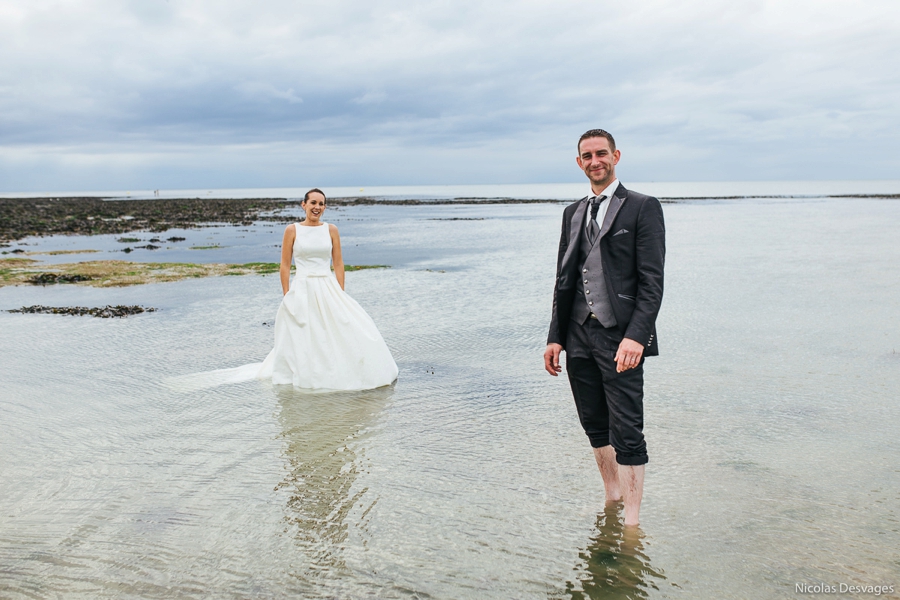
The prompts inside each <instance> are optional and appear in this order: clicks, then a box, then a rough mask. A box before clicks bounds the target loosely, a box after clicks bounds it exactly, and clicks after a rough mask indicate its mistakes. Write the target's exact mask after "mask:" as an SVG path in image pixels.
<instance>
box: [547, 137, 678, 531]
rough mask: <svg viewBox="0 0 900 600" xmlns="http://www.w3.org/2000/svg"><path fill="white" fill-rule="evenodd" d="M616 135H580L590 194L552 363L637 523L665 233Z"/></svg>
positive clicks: (562, 273)
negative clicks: (621, 169)
mask: <svg viewBox="0 0 900 600" xmlns="http://www.w3.org/2000/svg"><path fill="white" fill-rule="evenodd" d="M620 156H621V153H620V152H619V151H618V150H616V142H615V140H614V139H613V136H612V135H610V134H609V133H608V132H606V131H604V130H602V129H591V130H590V131H588V132H586V133H585V134H584V135H582V136H581V139H580V140H578V158H577V159H576V160H577V161H578V166H579V167H581V169H582V170H583V171H584V174H585V175H587V178H588V179H589V180H590V182H591V193H590V195H588V196H586V197H584V198H582V199H581V200H579V201H578V202H575V203H573V204H571V205H569V206H568V207H566V209H565V211H564V212H563V220H562V235H561V236H560V239H559V257H558V259H557V265H556V286H555V287H554V289H553V315H552V318H551V320H550V333H549V335H548V336H547V349H546V351H545V352H544V368H545V369H547V371H548V372H549V373H550V374H551V375H553V376H554V377H555V376H556V375H557V374H558V373H560V372H561V371H562V368H561V367H560V366H559V355H560V353H561V352H562V351H563V350H565V351H566V371H567V372H568V376H569V384H570V385H571V387H572V394H573V395H574V396H575V407H576V408H577V409H578V418H579V420H580V421H581V425H582V427H583V428H584V431H585V433H586V434H587V436H588V438H589V439H590V442H591V446H592V447H593V449H594V458H595V459H596V461H597V466H598V467H599V468H600V475H601V477H603V485H604V487H605V489H606V501H607V503H609V502H618V501H619V500H622V499H623V498H624V501H625V524H626V525H637V524H638V521H639V516H640V510H641V497H642V496H643V493H644V465H645V464H647V460H648V459H647V445H646V443H645V442H644V433H643V429H644V405H643V398H644V357H645V356H655V355H657V354H658V353H659V352H658V349H657V342H656V325H655V323H656V315H657V314H658V313H659V307H660V303H661V302H662V295H663V263H664V262H665V254H666V241H665V238H666V232H665V225H664V223H663V214H662V207H661V206H660V204H659V200H657V199H656V198H653V197H650V196H645V195H644V194H639V193H637V192H632V191H631V190H626V189H625V187H624V186H623V185H622V184H621V183H619V180H618V179H616V164H618V162H619V157H620Z"/></svg>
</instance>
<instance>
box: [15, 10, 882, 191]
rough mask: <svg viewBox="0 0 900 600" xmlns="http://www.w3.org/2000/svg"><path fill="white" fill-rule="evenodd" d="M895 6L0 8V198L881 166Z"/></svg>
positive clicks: (797, 173)
mask: <svg viewBox="0 0 900 600" xmlns="http://www.w3.org/2000/svg"><path fill="white" fill-rule="evenodd" d="M898 55H900V5H898V4H897V3H896V2H895V1H894V0H870V1H868V2H866V3H851V2H850V1H849V0H817V1H815V2H814V1H811V0H796V1H790V0H788V1H756V0H737V1H735V2H727V3H726V2H718V3H715V2H714V3H710V2H709V1H708V0H704V1H699V0H685V1H682V2H677V3H676V2H670V1H660V0H647V1H645V2H640V3H613V2H609V1H606V0H592V1H580V0H578V1H565V0H563V1H554V2H549V1H535V0H532V1H527V0H526V1H518V2H512V1H508V0H496V1H494V2H491V3H484V2H472V1H468V0H460V1H456V2H449V1H446V0H421V1H419V2H415V3H410V2H408V1H404V2H400V1H393V0H370V1H368V2H363V1H361V0H335V1H333V2H329V3H313V2H303V1H301V2H297V1H291V2H287V1H281V0H271V1H269V2H265V3H250V2H235V1H230V0H219V1H218V2H205V1H199V0H168V1H167V0H82V1H74V0H66V1H61V0H55V1H51V0H29V1H27V2H26V1H24V0H19V1H11V0H0V182H2V183H0V191H27V190H54V189H115V188H119V189H121V188H137V187H145V188H166V187H268V186H294V185H298V186H302V185H313V184H317V185H331V186H334V185H379V184H380V185H387V184H453V183H528V182H535V183H540V182H555V181H577V180H578V178H579V176H580V174H579V172H578V171H577V169H576V168H575V166H574V143H575V140H577V138H578V136H579V135H580V133H581V132H582V131H584V130H585V129H588V128H591V127H604V128H606V129H608V130H610V131H612V132H613V133H614V134H615V135H616V138H617V140H618V142H619V146H620V147H621V149H622V150H623V161H622V164H621V167H620V169H621V175H622V177H623V178H627V179H630V180H641V181H652V180H656V181H660V180H671V181H679V180H681V181H685V180H729V179H736V180H765V179H864V178H882V179H895V178H900V152H898V150H900V143H898V136H897V135H896V132H897V131H900V108H898V107H900V71H898V70H897V69H896V68H895V65H894V63H895V62H896V59H895V57H896V56H898Z"/></svg>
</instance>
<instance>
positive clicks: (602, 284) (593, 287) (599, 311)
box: [572, 209, 616, 327]
mask: <svg viewBox="0 0 900 600" xmlns="http://www.w3.org/2000/svg"><path fill="white" fill-rule="evenodd" d="M590 214H591V213H590V209H589V210H588V213H587V219H590ZM578 255H579V262H580V263H581V277H579V278H578V280H577V282H576V284H575V291H576V292H577V294H576V296H575V306H573V307H572V319H574V320H575V321H576V322H578V323H584V322H585V320H587V318H588V317H589V316H590V314H591V313H594V315H595V316H596V317H597V320H598V321H600V324H601V325H603V326H604V327H614V326H615V325H616V316H615V314H614V313H613V309H612V304H610V301H609V291H608V290H607V287H606V278H605V277H604V276H603V261H602V260H601V250H600V238H599V237H598V238H597V241H596V242H595V243H594V244H593V246H592V245H591V241H590V240H589V239H588V235H587V231H584V232H582V234H581V246H580V247H579V248H578Z"/></svg>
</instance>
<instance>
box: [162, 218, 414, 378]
mask: <svg viewBox="0 0 900 600" xmlns="http://www.w3.org/2000/svg"><path fill="white" fill-rule="evenodd" d="M294 228H295V229H296V231H297V233H296V236H295V239H294V250H293V254H294V265H295V267H296V273H295V275H294V278H293V279H292V280H291V286H290V289H289V290H288V293H287V294H285V295H284V298H283V299H282V300H281V306H279V307H278V314H277V315H276V316H275V347H274V348H272V351H271V352H269V355H268V356H267V357H266V359H265V361H263V362H262V363H254V364H249V365H244V366H242V367H236V368H233V369H219V370H216V371H208V372H205V373H195V374H192V375H185V376H181V377H176V378H172V379H170V380H169V383H170V384H171V385H172V386H173V387H177V388H180V389H198V388H206V387H212V386H216V385H221V384H223V383H238V382H241V381H247V380H250V379H254V378H255V379H267V380H271V382H272V383H273V384H292V385H294V386H295V387H298V388H305V389H309V390H321V391H327V390H368V389H372V388H377V387H381V386H384V385H389V384H391V383H393V382H394V380H396V379H397V374H398V369H397V363H395V362H394V358H393V357H392V356H391V351H390V350H389V349H388V347H387V345H386V344H385V343H384V339H383V338H382V337H381V334H380V333H379V332H378V328H377V327H375V323H374V321H372V318H371V317H369V315H368V314H367V313H366V311H364V310H363V308H362V307H361V306H360V305H359V304H358V303H357V302H356V300H354V299H353V298H351V297H350V295H349V294H347V293H346V292H345V291H344V290H342V289H341V286H340V284H339V283H338V282H337V278H335V276H334V273H332V271H331V250H332V245H331V234H330V232H329V231H328V224H327V223H323V224H322V225H318V226H315V227H309V226H304V225H300V224H299V223H298V224H295V225H294Z"/></svg>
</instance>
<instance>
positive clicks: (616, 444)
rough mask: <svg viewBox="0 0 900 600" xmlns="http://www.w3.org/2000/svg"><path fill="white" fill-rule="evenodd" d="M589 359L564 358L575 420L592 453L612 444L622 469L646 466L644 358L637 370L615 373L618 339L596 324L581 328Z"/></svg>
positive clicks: (614, 331)
mask: <svg viewBox="0 0 900 600" xmlns="http://www.w3.org/2000/svg"><path fill="white" fill-rule="evenodd" d="M583 327H584V328H585V331H584V333H586V334H588V337H589V339H590V346H591V355H592V357H591V358H580V357H574V356H573V357H568V356H567V358H566V372H567V374H568V376H569V384H570V385H571V386H572V395H573V396H574V397H575V407H576V408H577V409H578V419H579V420H580V421H581V426H582V427H583V428H584V432H585V433H586V434H587V436H588V438H589V439H590V441H591V446H593V447H594V448H602V447H603V446H607V445H610V444H611V445H612V447H613V448H614V449H615V451H616V462H617V463H619V464H620V465H643V464H646V463H647V461H648V457H647V444H646V442H645V441H644V432H643V430H644V359H643V357H641V362H640V363H639V364H638V366H637V367H635V368H633V369H629V370H627V371H623V372H622V373H616V362H615V360H614V359H615V356H616V351H617V350H618V347H619V343H620V342H621V341H622V334H621V333H620V332H619V331H618V330H617V329H616V328H610V329H606V328H604V327H603V326H602V325H600V324H599V323H598V322H597V321H596V320H594V319H588V321H587V322H586V323H585V324H584V325H583Z"/></svg>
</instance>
